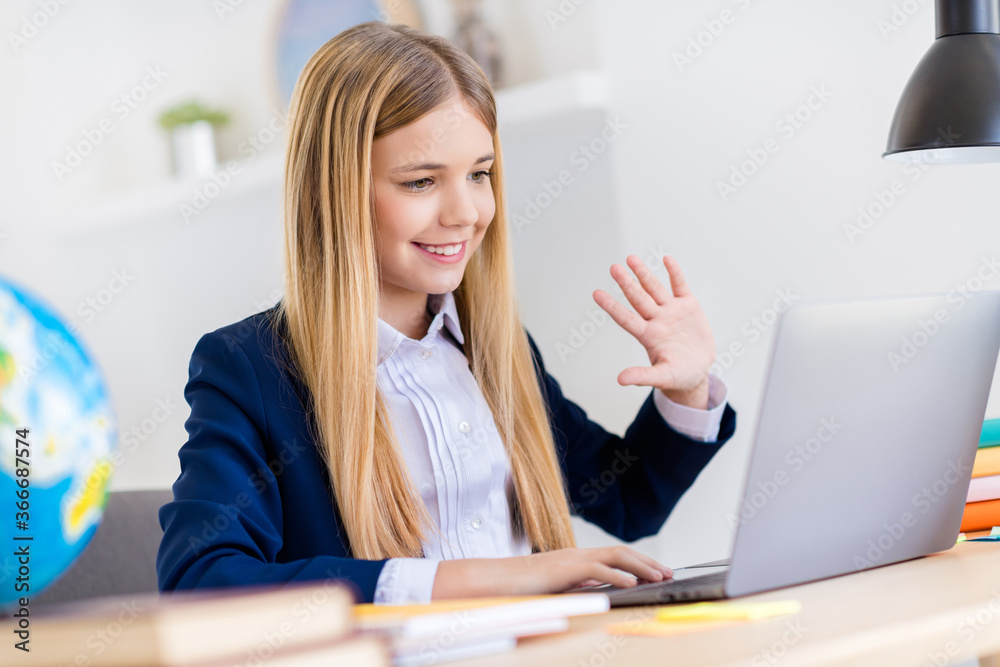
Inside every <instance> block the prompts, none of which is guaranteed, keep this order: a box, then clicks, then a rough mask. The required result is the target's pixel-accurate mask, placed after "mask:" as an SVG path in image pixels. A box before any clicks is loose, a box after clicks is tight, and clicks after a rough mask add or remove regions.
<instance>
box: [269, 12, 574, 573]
mask: <svg viewBox="0 0 1000 667" xmlns="http://www.w3.org/2000/svg"><path fill="white" fill-rule="evenodd" d="M455 94H458V95H460V96H461V98H462V99H463V100H464V101H465V102H466V103H467V104H468V106H469V107H470V108H471V109H472V110H473V111H474V112H475V113H476V115H477V116H478V117H479V119H480V120H481V121H482V122H483V123H484V124H485V125H486V126H487V128H489V130H490V132H491V133H492V135H493V147H494V150H495V155H496V159H495V161H494V164H493V171H494V176H493V177H492V178H491V182H492V188H493V195H494V198H495V200H496V215H495V217H494V219H493V221H492V223H491V224H490V226H489V228H488V229H487V232H486V235H485V237H484V238H483V241H482V244H481V246H480V248H479V249H478V252H476V253H475V254H474V255H473V256H472V257H471V258H470V259H469V263H468V265H467V267H466V270H465V275H464V277H463V280H462V283H461V285H460V286H459V287H458V288H457V289H456V290H455V301H456V305H457V308H458V313H459V318H460V320H461V324H462V333H463V335H464V337H465V348H466V349H465V354H466V356H467V357H468V359H469V361H470V369H471V371H472V373H473V375H474V376H475V378H476V380H477V382H478V383H479V386H480V388H481V389H482V392H483V395H484V397H485V399H486V401H487V403H488V404H489V407H490V409H491V411H492V413H493V418H494V421H495V423H496V427H497V430H498V431H499V434H500V438H501V439H502V440H503V442H504V445H505V447H506V451H507V453H508V455H509V457H510V461H511V467H512V471H513V479H514V489H515V499H514V507H513V508H512V511H513V517H514V522H515V526H516V529H517V530H523V531H524V533H525V535H526V536H527V537H528V539H529V540H530V542H531V545H532V548H533V550H536V551H546V550H550V549H558V548H563V547H570V546H574V544H575V542H574V539H573V531H572V526H571V524H570V513H569V505H568V502H567V494H566V488H565V482H564V480H563V476H562V472H561V470H560V467H559V462H558V460H557V458H556V451H555V445H554V442H553V439H552V432H551V430H550V426H549V421H548V416H547V414H546V406H545V403H544V401H543V399H542V394H541V391H540V388H539V384H538V379H537V376H536V374H535V367H534V365H533V361H532V358H531V351H530V348H529V345H528V339H527V335H526V334H525V331H524V329H523V326H522V324H521V320H520V317H519V314H518V309H517V303H516V292H515V285H514V272H513V263H512V259H511V251H510V242H509V236H508V224H507V216H506V210H505V206H504V190H503V169H502V164H501V154H500V141H499V138H498V136H497V120H496V104H495V101H494V98H493V92H492V90H491V89H490V86H489V83H488V81H487V79H486V77H485V76H484V75H483V73H482V70H480V69H479V67H478V66H477V65H476V64H475V62H474V61H473V60H472V59H471V58H470V57H469V56H468V55H466V54H465V53H463V52H462V51H460V50H459V49H458V48H456V47H455V46H453V45H452V44H450V43H449V42H448V41H447V40H445V39H442V38H440V37H436V36H433V35H428V34H426V33H423V32H420V31H418V30H414V29H411V28H408V27H406V26H402V25H387V24H384V23H380V22H369V23H362V24H360V25H356V26H354V27H352V28H349V29H348V30H345V31H344V32H342V33H340V34H339V35H337V36H336V37H334V38H333V39H331V40H330V41H329V42H327V43H326V44H324V45H323V46H322V47H320V49H319V50H318V51H316V53H315V54H313V56H312V58H310V60H309V62H308V63H307V64H306V66H305V69H304V70H303V72H302V73H301V75H300V76H299V79H298V81H297V83H296V85H295V91H294V93H293V96H292V101H291V108H290V117H291V125H290V136H289V141H288V147H287V152H286V154H285V183H284V221H285V295H284V298H283V300H282V301H281V302H280V303H279V307H278V308H277V309H276V310H275V322H277V321H278V320H280V319H281V318H284V320H285V323H286V325H287V340H286V344H287V347H288V349H289V352H290V361H291V362H292V364H293V365H294V366H295V368H294V369H293V370H294V371H295V372H296V373H297V374H298V376H299V377H300V378H301V380H302V381H303V382H304V384H305V385H306V386H307V387H308V390H309V394H310V396H309V403H310V405H308V406H307V409H308V410H309V411H310V416H311V418H312V423H311V428H313V430H314V433H313V435H314V438H315V441H316V443H317V446H318V447H319V450H320V452H321V454H322V460H323V461H324V463H325V464H326V466H327V467H328V470H329V475H330V482H331V484H332V490H333V499H334V503H335V508H336V509H337V510H339V513H340V516H341V520H342V524H343V526H344V528H345V529H346V532H347V538H348V541H349V548H350V551H351V555H352V556H353V557H355V558H363V559H369V560H373V559H384V558H393V557H419V556H421V555H422V546H421V542H422V540H423V539H424V535H425V533H424V529H425V528H426V527H433V526H434V524H433V522H432V521H431V519H430V515H429V512H428V511H427V508H426V506H425V505H424V503H423V501H422V499H421V498H420V496H419V495H417V494H416V493H415V491H414V485H413V483H412V480H411V478H410V476H409V474H408V472H407V467H406V463H405V460H404V459H403V456H402V452H401V449H400V446H399V444H398V441H397V438H396V433H395V430H394V428H393V424H392V420H391V416H390V413H389V411H388V410H387V406H386V402H385V399H384V397H383V395H382V392H381V391H380V390H379V388H378V386H377V383H376V372H377V335H378V334H377V322H376V317H377V313H378V312H379V285H380V280H379V267H378V266H377V259H376V257H377V256H376V238H377V236H376V228H375V224H376V222H375V219H374V202H373V189H372V183H371V148H372V142H373V141H374V140H375V139H377V138H379V137H381V136H384V135H387V134H389V133H390V132H393V131H395V130H397V129H399V128H401V127H403V126H405V125H408V124H410V123H412V122H414V121H415V120H417V119H418V118H420V117H422V116H423V115H425V114H427V113H428V112H430V111H432V110H433V109H435V108H436V107H438V106H439V105H440V104H442V103H443V102H445V101H447V100H448V99H450V98H451V97H452V96H454V95H455Z"/></svg>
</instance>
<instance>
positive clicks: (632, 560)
mask: <svg viewBox="0 0 1000 667" xmlns="http://www.w3.org/2000/svg"><path fill="white" fill-rule="evenodd" d="M603 562H604V563H605V564H606V565H610V566H612V567H615V568H618V569H619V570H625V571H626V572H630V573H632V574H633V575H635V576H636V577H639V578H640V579H645V580H647V581H661V580H662V579H664V578H665V576H666V575H665V574H664V573H663V570H661V569H660V564H659V563H656V562H655V561H653V559H651V558H649V556H644V555H643V554H640V553H639V552H637V551H633V550H631V549H629V550H627V551H619V550H615V551H613V552H611V554H610V555H609V556H608V557H607V558H606V559H605V560H604V561H603Z"/></svg>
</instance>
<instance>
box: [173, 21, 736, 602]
mask: <svg viewBox="0 0 1000 667" xmlns="http://www.w3.org/2000/svg"><path fill="white" fill-rule="evenodd" d="M290 113H291V119H292V122H291V126H290V138H289V144H288V149H287V154H286V176H285V212H284V217H285V296H284V298H283V299H282V301H280V302H279V303H278V305H276V306H275V307H273V308H271V309H270V310H267V311H264V312H261V313H258V314H256V315H253V316H251V317H248V318H246V319H244V320H242V321H240V322H237V323H235V324H232V325H229V326H225V327H222V328H220V329H218V330H216V331H214V332H212V333H209V334H206V335H204V336H203V337H202V338H201V339H200V340H199V341H198V343H197V345H196V347H195V349H194V353H193V355H192V358H191V364H190V367H189V373H190V379H189V381H188V384H187V386H186V388H185V391H184V395H185V398H186V400H187V401H188V403H189V404H190V406H191V416H190V418H189V419H188V420H187V422H186V423H185V427H186V428H187V430H188V434H189V440H188V442H187V443H186V444H185V445H184V446H183V447H181V449H180V453H179V456H180V462H181V474H180V476H179V477H178V479H177V481H176V482H175V483H174V485H173V492H174V500H173V501H172V502H170V503H167V504H166V505H164V506H163V507H162V508H161V509H160V515H159V517H160V524H161V526H162V528H163V531H164V534H163V541H162V543H161V545H160V550H159V553H158V555H157V574H158V577H159V587H160V589H161V590H162V591H167V590H173V589H189V588H196V587H202V586H206V587H207V586H226V585H240V584H256V583H272V582H285V581H292V580H307V579H325V578H338V579H343V580H347V581H349V582H351V583H352V584H353V585H354V586H355V587H356V591H357V595H358V598H359V599H361V600H363V601H366V602H372V601H375V602H380V603H403V602H426V601H429V600H436V599H443V598H452V597H469V596H478V595H519V594H540V593H549V592H557V591H563V590H566V589H568V588H572V587H575V586H579V585H584V584H588V583H598V582H609V583H612V584H615V585H618V586H631V585H634V584H635V583H636V578H637V577H638V578H640V579H644V580H650V581H658V580H661V579H663V578H665V577H670V576H671V571H670V569H669V568H667V567H665V566H663V565H661V564H659V563H657V562H656V561H655V560H653V559H651V558H649V557H647V556H645V555H643V554H640V553H638V552H636V551H635V550H633V549H630V548H628V547H626V546H615V547H606V548H594V549H576V548H574V546H575V545H574V539H573V532H572V527H571V524H570V515H571V513H575V514H577V515H578V516H581V517H583V518H585V519H587V520H589V521H591V522H592V523H594V524H596V525H598V526H601V527H602V528H603V529H604V530H606V531H607V532H609V533H610V534H612V535H615V536H617V537H619V538H621V539H622V540H625V541H633V540H636V539H638V538H640V537H643V536H647V535H653V534H655V533H656V532H658V531H659V529H660V527H661V526H662V525H663V522H664V521H665V520H666V517H667V515H668V514H669V513H670V511H671V510H672V508H673V507H674V505H675V504H676V502H677V500H678V499H679V498H680V496H681V494H683V493H684V491H685V490H686V489H687V488H688V487H689V486H690V485H691V483H692V482H693V481H694V479H695V477H696V476H697V475H698V474H699V472H700V471H701V470H702V468H703V467H704V466H705V464H707V463H708V461H709V460H710V459H711V458H712V456H713V455H714V454H715V452H716V451H718V449H719V448H720V447H721V446H722V444H723V443H724V442H725V441H726V440H728V439H729V437H730V436H731V435H732V433H733V430H734V428H735V413H734V412H733V410H732V409H731V408H730V407H729V406H728V405H727V404H726V402H725V393H726V390H725V386H724V385H723V384H722V383H721V382H720V381H719V380H718V379H716V378H714V377H710V376H709V372H708V369H709V367H710V365H711V364H712V361H713V359H714V343H713V340H712V334H711V331H710V329H709V326H708V323H707V320H706V318H705V316H704V314H703V313H702V311H701V308H700V306H699V305H698V302H697V301H696V300H695V298H694V296H692V294H691V292H690V290H689V289H688V287H687V284H686V283H685V281H684V278H683V276H682V274H681V270H680V268H679V267H678V266H677V264H676V263H675V262H674V261H673V260H672V259H669V258H664V264H665V266H666V268H667V270H668V272H669V275H670V283H671V287H672V292H671V290H668V289H667V288H666V287H664V286H663V285H662V284H661V283H660V282H659V281H658V280H657V279H656V277H655V276H653V274H652V273H651V272H650V271H649V270H647V269H646V267H644V266H643V265H642V262H641V261H640V260H639V259H638V258H637V257H635V256H630V257H629V262H628V263H629V266H630V267H631V268H632V269H633V271H634V272H635V273H636V276H637V278H638V281H639V282H638V283H636V282H635V281H634V280H632V278H631V277H630V276H628V275H627V273H626V271H625V270H624V269H623V268H622V267H620V266H618V265H617V264H616V265H614V266H612V268H611V273H612V276H613V277H614V278H615V279H616V280H617V282H618V283H619V284H620V285H621V286H622V288H623V290H624V293H625V295H626V296H627V297H628V299H629V302H630V303H631V304H632V305H633V306H634V307H635V309H636V311H637V313H634V312H632V311H631V310H629V309H627V308H625V307H623V306H622V305H620V304H619V303H617V302H616V301H615V299H614V298H613V297H611V296H610V295H608V294H607V293H606V292H604V291H602V290H597V291H595V292H594V298H595V300H596V301H597V303H598V304H599V305H600V306H601V307H602V308H604V309H605V310H606V311H607V312H608V313H609V314H610V316H611V317H612V318H613V319H614V321H615V322H617V323H618V324H619V325H621V326H622V327H623V328H625V329H626V330H627V331H629V332H630V333H631V334H632V335H633V336H635V337H636V339H637V340H639V342H640V343H641V344H642V345H643V346H644V347H645V348H646V350H647V352H648V353H649V358H650V363H651V366H650V367H648V368H629V369H627V370H625V371H623V372H622V373H621V375H619V378H618V381H619V383H620V384H622V385H629V384H637V385H645V386H650V387H654V390H653V391H652V392H651V393H650V396H649V398H648V399H647V400H646V402H645V404H644V405H643V406H642V408H641V409H640V411H639V414H638V416H637V417H636V420H635V421H634V422H633V424H632V425H631V426H630V427H629V429H628V430H627V433H626V435H625V437H624V438H621V437H618V436H615V435H612V434H610V433H608V432H607V431H605V430H604V429H603V428H602V427H601V426H599V425H598V424H596V423H594V422H592V421H590V420H589V419H587V416H586V414H585V413H584V412H583V410H581V409H580V408H579V407H578V406H576V405H575V404H574V403H572V402H571V401H569V400H567V399H566V398H564V397H563V395H562V392H561V390H560V387H559V384H558V383H557V382H556V381H555V380H554V379H553V378H552V376H551V375H549V374H548V373H547V372H546V371H545V367H544V364H543V363H542V358H541V354H540V353H539V351H538V348H537V346H536V345H535V343H534V340H533V339H532V338H531V336H530V335H529V334H528V333H527V331H526V330H525V329H524V328H523V327H522V325H521V322H520V320H519V317H518V309H517V304H516V301H515V289H514V276H513V270H512V262H511V253H510V247H509V239H508V229H507V219H506V214H505V211H504V190H503V169H502V165H501V152H500V141H499V138H498V136H497V121H496V108H495V104H494V98H493V93H492V91H491V90H490V87H489V84H488V82H487V80H486V78H485V76H484V75H483V73H482V71H481V70H480V69H479V68H478V67H477V66H476V64H475V63H474V62H473V61H472V59H471V58H469V57H468V56H467V55H466V54H464V53H463V52H461V51H460V50H458V49H457V48H455V47H454V46H452V45H451V44H450V43H449V42H447V41H446V40H444V39H441V38H438V37H435V36H431V35H427V34H424V33H422V32H419V31H416V30H412V29H409V28H406V27H403V26H389V25H386V24H383V23H378V22H372V23H365V24H361V25H358V26H355V27H353V28H350V29H348V30H346V31H344V32H342V33H341V34H339V35H337V36H336V37H334V38H333V39H331V40H330V41H329V42H327V44H325V45H324V46H323V47H321V48H320V49H319V50H318V51H317V52H316V53H315V54H314V55H313V57H312V58H311V59H310V61H309V63H308V64H307V65H306V67H305V69H304V71H303V72H302V74H301V75H300V77H299V80H298V82H297V84H296V88H295V92H294V96H293V99H292V103H291V109H290ZM376 314H377V317H376Z"/></svg>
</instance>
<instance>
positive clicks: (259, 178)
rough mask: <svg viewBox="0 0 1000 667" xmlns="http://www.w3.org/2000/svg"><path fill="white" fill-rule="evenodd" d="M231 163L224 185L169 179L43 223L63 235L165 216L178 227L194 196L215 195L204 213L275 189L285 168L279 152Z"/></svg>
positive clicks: (56, 214)
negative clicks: (264, 189) (265, 188)
mask: <svg viewBox="0 0 1000 667" xmlns="http://www.w3.org/2000/svg"><path fill="white" fill-rule="evenodd" d="M235 162H237V164H238V165H239V172H238V173H237V174H235V175H232V176H230V175H229V174H228V173H227V174H226V176H230V180H229V182H228V183H227V184H226V185H225V187H218V186H217V185H210V184H212V183H213V179H212V177H208V178H204V177H199V178H186V179H180V178H172V179H170V180H164V181H160V182H156V183H153V184H150V185H147V186H145V187H141V188H136V189H134V190H130V191H127V192H124V193H122V194H120V195H116V196H112V197H108V198H105V199H103V200H99V201H97V202H94V203H92V204H90V205H88V206H85V207H83V208H82V209H80V208H73V209H67V210H65V211H56V212H52V213H49V214H48V215H47V216H46V218H47V219H46V221H45V222H46V224H47V226H48V227H49V229H51V230H52V231H54V232H56V233H58V234H61V235H68V236H73V235H78V234H87V233H91V232H95V231H103V230H110V229H114V228H117V227H120V226H123V225H125V226H142V225H143V224H144V223H146V222H148V221H150V220H162V219H164V218H167V219H170V218H173V219H174V220H175V221H176V223H177V224H179V225H183V224H184V219H183V217H182V215H181V212H180V206H181V204H184V203H187V204H188V205H189V206H192V207H194V204H193V202H194V199H195V194H196V192H197V193H201V194H202V195H203V196H204V195H214V196H208V197H206V200H207V201H208V202H209V204H208V206H207V207H205V210H209V209H213V208H214V207H215V206H217V205H219V204H221V203H222V202H224V201H227V200H228V201H232V200H233V199H237V198H240V197H242V196H244V195H246V194H247V193H251V192H255V191H257V190H259V189H260V188H261V187H263V186H268V185H274V186H280V184H281V178H282V171H283V169H284V153H283V152H282V151H279V150H272V151H269V152H267V153H260V154H258V155H256V156H254V157H253V158H252V159H249V160H245V161H240V160H236V161H235ZM228 163H229V161H225V162H222V163H220V164H219V167H218V169H217V171H216V173H218V172H219V171H222V172H225V171H226V165H227V164H228ZM223 179H224V177H221V176H220V177H219V181H220V182H224V180H223ZM195 210H198V209H195ZM201 215H204V213H203V212H201V213H199V215H195V216H192V217H191V218H190V220H191V224H196V222H197V220H198V219H199V217H201Z"/></svg>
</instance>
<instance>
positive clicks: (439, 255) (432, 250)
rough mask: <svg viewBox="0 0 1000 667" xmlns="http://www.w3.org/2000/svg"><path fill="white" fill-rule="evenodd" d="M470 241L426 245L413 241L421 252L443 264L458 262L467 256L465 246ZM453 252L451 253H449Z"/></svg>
mask: <svg viewBox="0 0 1000 667" xmlns="http://www.w3.org/2000/svg"><path fill="white" fill-rule="evenodd" d="M468 243H469V242H468V241H462V242H461V243H457V244H454V245H444V246H425V245H423V244H421V243H417V242H416V241H414V242H413V245H415V246H416V247H417V248H418V249H419V250H420V254H421V255H423V256H425V257H427V258H429V259H432V260H434V261H435V262H438V263H441V264H457V263H458V262H461V261H462V259H463V258H464V257H465V248H466V246H467V245H468ZM448 253H451V254H448Z"/></svg>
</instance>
